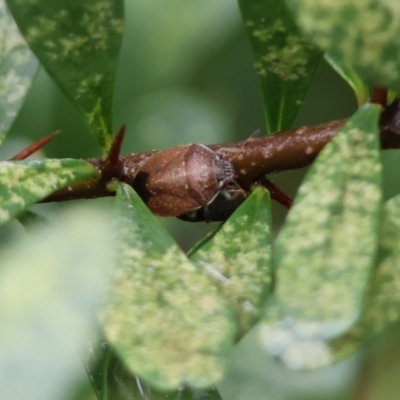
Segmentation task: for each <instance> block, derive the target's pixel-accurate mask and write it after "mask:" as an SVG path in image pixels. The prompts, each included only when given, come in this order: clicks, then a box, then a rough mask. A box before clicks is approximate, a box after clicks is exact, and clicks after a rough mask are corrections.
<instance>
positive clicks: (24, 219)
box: [17, 210, 49, 232]
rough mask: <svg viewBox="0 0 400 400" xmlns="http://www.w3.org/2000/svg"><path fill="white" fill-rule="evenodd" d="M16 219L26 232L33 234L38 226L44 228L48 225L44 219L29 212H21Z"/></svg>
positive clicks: (47, 221)
mask: <svg viewBox="0 0 400 400" xmlns="http://www.w3.org/2000/svg"><path fill="white" fill-rule="evenodd" d="M17 219H18V221H19V222H20V223H21V225H23V227H24V228H25V229H26V230H27V231H28V232H32V231H33V232H34V231H35V229H36V228H37V227H38V226H45V225H47V224H48V223H49V220H48V219H47V218H46V217H44V216H43V215H41V214H38V213H36V212H33V211H30V210H25V211H23V212H21V213H20V214H19V215H18V216H17Z"/></svg>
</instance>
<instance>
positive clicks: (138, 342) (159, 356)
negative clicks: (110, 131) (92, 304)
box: [102, 184, 236, 390]
mask: <svg viewBox="0 0 400 400" xmlns="http://www.w3.org/2000/svg"><path fill="white" fill-rule="evenodd" d="M115 218H116V223H117V229H118V241H117V242H118V245H117V251H116V254H117V262H116V265H115V268H114V271H113V279H112V283H111V285H110V291H109V296H108V298H107V302H106V304H105V309H104V312H103V314H102V324H103V328H104V331H105V334H106V337H107V340H108V341H109V342H110V343H111V345H112V346H113V348H114V349H115V350H116V352H117V354H118V356H119V358H120V359H122V361H123V362H124V364H125V365H126V366H127V368H128V369H129V370H130V371H131V372H132V373H134V374H137V375H138V376H140V377H142V378H144V379H145V380H147V381H148V382H149V383H150V384H152V385H153V386H155V387H156V388H158V389H161V390H174V389H177V388H179V387H180V386H181V385H182V384H188V385H190V386H191V387H194V388H198V389H202V388H206V387H210V386H211V385H213V384H215V383H216V382H218V381H219V380H220V379H221V378H222V377H223V375H224V371H225V368H226V366H227V362H228V359H229V355H230V352H231V350H232V345H233V340H234V336H235V333H236V332H235V324H234V322H233V313H232V310H231V309H230V307H229V304H228V303H227V302H225V300H224V299H223V298H222V296H221V295H220V293H219V292H218V289H217V288H216V287H215V286H214V285H213V284H212V283H211V282H210V281H209V279H208V277H207V276H206V275H205V274H204V273H203V271H202V270H200V269H198V268H196V267H195V265H193V264H192V263H191V262H190V261H189V260H188V258H187V257H186V256H185V254H184V253H183V252H182V251H181V250H180V249H179V247H178V246H177V245H176V243H175V241H174V240H173V239H172V238H171V236H170V235H169V234H168V233H167V232H166V231H165V230H164V229H163V228H162V226H161V225H160V224H159V222H158V220H157V219H156V218H155V217H154V216H153V215H152V213H151V212H150V211H149V209H148V208H147V207H146V206H145V204H144V203H143V202H142V200H141V199H140V197H139V196H138V195H137V194H136V193H135V192H134V191H133V189H132V188H131V187H130V186H129V185H126V184H120V185H119V186H118V189H117V199H116V217H115Z"/></svg>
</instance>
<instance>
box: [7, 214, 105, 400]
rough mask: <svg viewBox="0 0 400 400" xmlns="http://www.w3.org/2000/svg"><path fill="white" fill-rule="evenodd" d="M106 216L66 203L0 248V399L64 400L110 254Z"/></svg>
mask: <svg viewBox="0 0 400 400" xmlns="http://www.w3.org/2000/svg"><path fill="white" fill-rule="evenodd" d="M109 222H110V221H109V220H108V219H107V218H106V217H105V215H104V213H103V212H100V211H98V210H94V209H93V208H89V207H83V208H82V207H79V208H76V207H74V208H72V209H70V210H68V211H67V212H65V213H64V214H62V215H58V216H57V220H56V221H53V223H52V224H51V225H49V226H47V227H41V229H37V230H36V231H35V234H34V235H29V236H28V235H27V236H25V237H24V239H23V240H21V241H19V242H18V243H14V244H13V245H11V246H9V247H8V248H7V249H2V252H1V254H0V264H1V268H0V325H1V330H0V388H1V389H0V398H1V399H18V400H55V399H60V400H62V399H67V398H69V397H68V396H69V395H70V390H71V387H74V385H75V384H77V383H78V382H79V379H80V378H81V369H80V368H81V365H80V363H79V358H78V357H77V356H78V354H79V353H80V352H81V350H82V347H83V345H84V342H85V337H86V335H87V333H88V330H90V329H91V321H92V320H93V319H94V317H95V315H96V312H97V306H98V304H97V303H98V301H99V298H100V297H101V296H102V295H104V293H103V291H104V289H105V277H107V276H108V271H109V267H110V260H111V257H112V247H111V246H112V241H110V234H109Z"/></svg>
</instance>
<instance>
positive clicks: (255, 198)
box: [189, 187, 272, 336]
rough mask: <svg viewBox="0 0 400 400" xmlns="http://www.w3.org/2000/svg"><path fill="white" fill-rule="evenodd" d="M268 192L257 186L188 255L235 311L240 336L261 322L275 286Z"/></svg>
mask: <svg viewBox="0 0 400 400" xmlns="http://www.w3.org/2000/svg"><path fill="white" fill-rule="evenodd" d="M270 207H271V204H270V199H269V192H268V191H267V190H266V189H264V188H261V187H260V188H257V189H255V190H254V191H253V193H252V194H251V195H250V197H249V198H248V199H247V200H246V201H245V202H244V203H243V204H242V205H241V206H240V207H239V208H238V209H237V210H236V211H235V212H234V213H233V214H232V215H231V217H230V218H229V219H228V220H227V221H226V222H225V223H224V224H223V225H222V227H221V228H220V229H219V230H218V231H217V232H216V233H215V234H214V235H213V236H212V238H211V239H210V240H208V241H207V242H206V243H205V244H203V245H202V246H201V247H200V248H199V249H197V251H195V252H194V253H192V254H190V255H189V258H190V261H192V262H193V263H194V264H195V265H197V266H198V267H200V268H202V269H204V271H205V272H206V273H207V274H208V275H209V276H210V278H211V279H212V280H213V281H214V282H215V283H216V284H217V286H218V287H219V288H220V290H221V293H222V294H223V295H224V296H225V298H226V299H228V300H229V303H230V304H231V306H232V307H233V308H234V310H235V314H236V321H237V324H238V335H239V336H243V335H244V334H245V333H246V332H248V331H249V330H250V329H251V328H252V327H253V325H254V324H255V323H256V322H257V321H258V319H259V318H260V315H261V311H262V306H263V305H264V304H265V300H266V297H267V296H268V294H269V292H270V290H271V286H272V260H271V212H270Z"/></svg>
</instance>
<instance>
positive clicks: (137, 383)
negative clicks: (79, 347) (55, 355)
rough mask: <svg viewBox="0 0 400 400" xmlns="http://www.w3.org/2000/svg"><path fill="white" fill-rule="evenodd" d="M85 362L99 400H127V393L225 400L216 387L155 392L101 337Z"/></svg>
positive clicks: (153, 399)
mask: <svg viewBox="0 0 400 400" xmlns="http://www.w3.org/2000/svg"><path fill="white" fill-rule="evenodd" d="M84 363H85V368H86V370H87V372H88V374H89V376H90V378H91V383H92V385H93V389H94V391H95V392H96V395H97V398H98V399H101V400H127V397H126V396H127V395H126V394H127V393H129V399H142V400H166V399H167V400H221V396H220V394H219V392H218V390H217V389H216V388H215V387H213V388H209V389H204V390H201V389H192V388H190V387H187V386H182V387H180V388H179V389H178V390H176V391H172V392H171V391H168V392H162V391H160V390H157V389H155V388H154V387H152V386H151V385H149V384H148V383H147V382H146V381H144V380H142V379H140V378H139V377H138V376H137V375H134V374H132V373H131V372H129V371H128V369H127V368H126V367H125V366H124V364H123V363H122V361H121V360H119V359H118V357H117V356H116V354H115V352H114V351H113V349H112V348H111V347H110V346H109V345H108V343H107V341H106V340H105V339H104V337H103V336H102V335H100V334H98V335H97V337H93V338H92V340H91V341H90V348H89V349H88V350H87V357H85V360H84Z"/></svg>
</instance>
